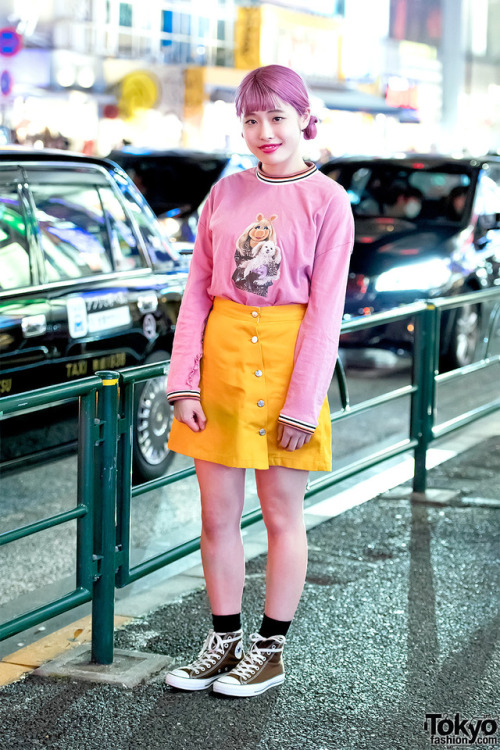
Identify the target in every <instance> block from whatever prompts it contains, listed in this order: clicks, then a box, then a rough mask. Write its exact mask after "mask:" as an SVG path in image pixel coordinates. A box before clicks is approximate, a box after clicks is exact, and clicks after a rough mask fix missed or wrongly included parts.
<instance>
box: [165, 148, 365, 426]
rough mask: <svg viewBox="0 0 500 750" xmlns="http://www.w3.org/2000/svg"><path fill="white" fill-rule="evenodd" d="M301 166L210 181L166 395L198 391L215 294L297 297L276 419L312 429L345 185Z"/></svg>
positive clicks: (274, 299)
mask: <svg viewBox="0 0 500 750" xmlns="http://www.w3.org/2000/svg"><path fill="white" fill-rule="evenodd" d="M309 167H310V168H309V169H308V170H307V171H306V172H302V173H300V174H299V175H297V176H295V177H287V178H283V177H274V178H273V177H270V176H268V175H266V174H264V173H263V172H262V171H261V170H260V168H259V167H254V168H252V169H247V170H245V171H243V172H238V173H236V174H233V175H230V176H228V177H225V178H223V179H222V180H219V182H217V183H216V184H215V185H214V186H213V187H212V190H211V191H210V195H209V197H208V199H207V201H206V203H205V205H204V207H203V210H202V213H201V217H200V221H199V225H198V235H197V238H196V242H195V246H194V252H193V259H192V262H191V268H190V271H189V277H188V281H187V285H186V290H185V292H184V297H183V301H182V305H181V309H180V313H179V319H178V321H177V326H176V331H175V338H174V346H173V351H172V360H171V364H170V372H169V375H168V383H167V394H168V399H169V401H174V400H175V399H178V398H185V397H190V398H200V387H199V384H200V359H201V357H202V351H203V334H204V330H205V324H206V321H207V318H208V315H209V313H210V310H211V307H212V303H213V299H214V297H223V298H225V299H229V300H232V301H233V302H239V303H240V304H243V305H255V306H256V307H265V306H267V305H289V304H294V303H298V304H304V303H305V304H307V310H306V313H305V316H304V319H303V321H302V323H301V326H300V330H299V334H298V338H297V342H296V346H295V361H294V369H293V374H292V378H291V381H290V385H289V388H288V393H287V394H286V400H285V401H284V404H283V408H282V410H281V414H280V417H279V421H280V422H283V423H285V424H290V425H292V426H294V427H298V428H299V429H302V430H304V431H306V432H310V433H312V432H314V430H315V428H316V426H317V424H318V418H319V412H320V409H321V406H322V404H323V401H324V399H325V396H326V393H327V391H328V387H329V385H330V381H331V378H332V375H333V371H334V368H335V363H336V361H337V350H338V341H339V330H340V324H341V320H342V313H343V309H344V300H345V289H346V283H347V273H348V267H349V259H350V254H351V252H352V246H353V236H354V222H353V217H352V211H351V206H350V203H349V199H348V196H347V194H346V192H345V190H344V189H343V188H342V187H341V186H340V185H338V184H337V183H336V182H334V181H333V180H332V179H330V178H329V177H326V176H325V175H324V174H322V173H321V172H319V171H318V170H317V169H316V167H315V166H314V164H312V163H310V165H309Z"/></svg>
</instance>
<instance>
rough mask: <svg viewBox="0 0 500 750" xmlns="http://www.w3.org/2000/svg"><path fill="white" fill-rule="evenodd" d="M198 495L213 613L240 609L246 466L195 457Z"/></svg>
mask: <svg viewBox="0 0 500 750" xmlns="http://www.w3.org/2000/svg"><path fill="white" fill-rule="evenodd" d="M194 463H195V467H196V476H197V478H198V484H199V486H200V494H201V559H202V562H203V571H204V574H205V581H206V584H207V593H208V598H209V600H210V608H211V610H212V614H213V615H232V614H236V613H238V612H241V599H242V594H243V586H244V583H245V553H244V550H243V541H242V537H241V516H242V513H243V503H244V499H245V469H235V468H232V467H228V466H222V465H221V464H214V463H211V462H210V461H201V460H200V459H195V462H194Z"/></svg>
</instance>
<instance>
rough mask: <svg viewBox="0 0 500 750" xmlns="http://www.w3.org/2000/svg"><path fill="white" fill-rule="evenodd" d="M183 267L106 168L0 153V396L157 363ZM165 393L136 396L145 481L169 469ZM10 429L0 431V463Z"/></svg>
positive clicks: (157, 388)
mask: <svg viewBox="0 0 500 750" xmlns="http://www.w3.org/2000/svg"><path fill="white" fill-rule="evenodd" d="M187 263H188V260H187V258H186V256H181V255H179V254H178V253H177V252H176V251H175V250H174V248H173V247H172V245H171V244H170V243H169V242H168V240H167V239H166V238H165V236H164V235H163V234H162V231H161V229H160V227H159V225H158V222H157V220H156V218H155V216H154V214H153V212H152V210H151V209H150V207H149V205H148V204H147V203H146V201H145V199H144V197H143V196H142V195H141V193H140V192H139V190H138V189H137V188H136V186H135V185H134V184H133V182H132V181H131V180H130V179H129V177H128V176H127V174H126V173H125V172H124V171H123V170H122V169H121V168H120V167H118V166H117V165H116V164H113V163H112V162H110V161H108V160H106V159H99V158H92V157H87V156H83V155H79V154H71V153H68V152H64V151H48V150H43V151H39V152H35V151H33V150H30V151H27V150H22V149H21V148H14V147H9V148H5V149H2V150H0V397H1V396H6V395H8V394H16V393H21V392H24V391H28V390H33V389H35V388H41V387H43V386H46V385H52V384H55V383H62V382H70V381H72V380H75V379H78V378H82V377H85V376H87V375H92V374H93V373H94V372H96V371H97V370H103V369H112V370H115V369H120V368H122V367H128V366H131V365H137V364H144V363H148V362H151V361H160V360H167V359H168V358H169V355H170V351H171V346H172V339H173V333H174V329H175V322H176V319H177V314H178V310H179V306H180V302H181V298H182V293H183V290H184V287H185V283H186V279H187V271H188V268H187ZM163 380H164V379H163ZM164 386H165V383H164V382H162V379H154V380H151V381H148V382H146V383H145V385H144V386H143V387H141V388H136V391H137V393H136V419H135V439H134V462H135V468H136V470H137V471H138V472H139V474H141V475H142V476H143V477H144V478H153V477H156V476H159V475H161V474H162V473H163V472H164V471H165V469H166V465H167V463H168V460H169V455H168V449H167V437H168V432H169V426H170V419H171V413H170V407H169V406H168V402H167V400H166V398H165V387H164ZM0 411H1V408H0ZM29 416H30V422H31V421H32V420H31V417H33V415H29ZM15 420H17V421H19V417H16V418H12V419H11V420H4V422H3V423H0V426H1V427H2V444H1V459H2V460H3V461H8V460H9V459H11V458H12V456H11V455H10V454H9V446H10V441H9V435H10V434H11V433H12V432H16V433H18V432H19V428H16V429H14V430H13V431H12V430H11V429H10V428H9V424H8V423H9V422H14V421H15Z"/></svg>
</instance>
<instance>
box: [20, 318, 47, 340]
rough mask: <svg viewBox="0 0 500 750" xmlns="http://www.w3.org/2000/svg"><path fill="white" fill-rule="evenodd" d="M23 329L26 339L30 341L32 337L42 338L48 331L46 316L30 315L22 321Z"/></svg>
mask: <svg viewBox="0 0 500 750" xmlns="http://www.w3.org/2000/svg"><path fill="white" fill-rule="evenodd" d="M21 328H22V329H23V336H24V338H25V339H29V338H31V337H32V336H42V335H43V334H44V333H45V331H46V330H47V320H46V318H45V315H43V314H40V315H28V316H27V317H26V318H23V319H22V322H21Z"/></svg>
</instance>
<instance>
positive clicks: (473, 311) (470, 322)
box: [441, 304, 481, 370]
mask: <svg viewBox="0 0 500 750" xmlns="http://www.w3.org/2000/svg"><path fill="white" fill-rule="evenodd" d="M480 328H481V310H480V306H479V305H473V304H470V305H462V307H459V308H458V309H457V310H456V311H455V319H454V321H453V324H452V326H451V329H450V333H449V339H448V341H447V342H446V351H445V353H444V354H443V356H442V357H441V369H442V370H455V369H456V368H458V367H464V366H465V365H470V364H471V362H474V358H475V355H476V350H477V345H478V343H479V336H480Z"/></svg>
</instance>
